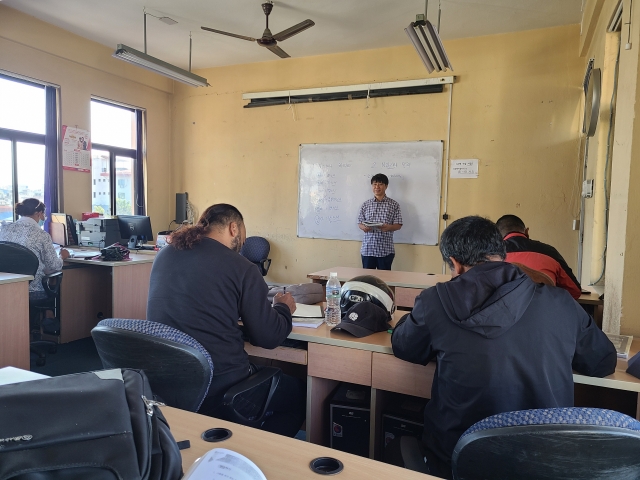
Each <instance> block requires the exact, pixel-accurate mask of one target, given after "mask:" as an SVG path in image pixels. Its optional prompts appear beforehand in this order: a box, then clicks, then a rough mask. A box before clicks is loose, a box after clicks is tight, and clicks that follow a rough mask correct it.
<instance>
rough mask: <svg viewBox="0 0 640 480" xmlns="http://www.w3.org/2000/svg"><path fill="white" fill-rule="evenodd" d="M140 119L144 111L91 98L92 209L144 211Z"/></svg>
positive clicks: (110, 212) (109, 212) (128, 212)
mask: <svg viewBox="0 0 640 480" xmlns="http://www.w3.org/2000/svg"><path fill="white" fill-rule="evenodd" d="M143 120H144V112H143V111H142V110H140V109H137V108H134V107H124V106H122V105H116V104H113V103H109V102H106V101H103V100H97V99H92V100H91V135H92V139H91V164H92V166H91V175H92V177H93V186H92V189H93V194H94V195H93V200H92V210H93V211H94V212H99V213H101V214H106V215H144V214H145V210H146V209H145V202H144V184H143V178H144V175H143V161H142V159H143V152H142V145H144V138H140V137H141V136H143V135H144V130H143ZM112 192H114V194H113V195H112ZM96 194H97V195H96Z"/></svg>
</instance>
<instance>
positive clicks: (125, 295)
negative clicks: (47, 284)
mask: <svg viewBox="0 0 640 480" xmlns="http://www.w3.org/2000/svg"><path fill="white" fill-rule="evenodd" d="M74 250H76V249H74ZM77 250H80V249H77ZM96 254H98V252H97V251H96ZM154 259H155V252H151V251H147V252H144V253H133V252H132V253H131V254H130V259H129V260H125V261H121V262H105V261H102V260H89V259H83V258H68V259H67V260H65V264H64V267H63V272H64V276H63V279H62V287H61V294H62V298H61V300H60V306H61V309H60V315H61V318H60V334H61V339H60V341H61V342H62V343H66V342H71V341H73V340H78V339H80V338H85V337H89V336H91V329H92V328H93V327H95V326H96V324H97V323H98V322H99V321H100V320H102V319H103V318H110V317H114V318H133V319H146V318H147V296H148V294H149V278H150V276H151V266H152V265H153V261H154Z"/></svg>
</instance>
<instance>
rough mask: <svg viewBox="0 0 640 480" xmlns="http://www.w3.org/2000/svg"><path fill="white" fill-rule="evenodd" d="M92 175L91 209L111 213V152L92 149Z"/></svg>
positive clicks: (105, 213) (104, 213)
mask: <svg viewBox="0 0 640 480" xmlns="http://www.w3.org/2000/svg"><path fill="white" fill-rule="evenodd" d="M91 176H92V177H93V187H92V188H93V199H92V202H91V211H92V212H98V213H100V214H103V215H111V187H110V186H111V182H109V152H107V151H105V150H96V149H95V148H94V149H92V150H91Z"/></svg>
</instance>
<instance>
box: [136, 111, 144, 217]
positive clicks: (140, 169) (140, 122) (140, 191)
mask: <svg viewBox="0 0 640 480" xmlns="http://www.w3.org/2000/svg"><path fill="white" fill-rule="evenodd" d="M136 138H137V144H136V165H135V169H134V172H135V178H134V181H135V188H134V194H135V210H134V214H135V215H146V211H147V209H146V205H145V190H144V157H145V154H146V152H145V147H146V142H145V137H144V111H143V110H138V109H136Z"/></svg>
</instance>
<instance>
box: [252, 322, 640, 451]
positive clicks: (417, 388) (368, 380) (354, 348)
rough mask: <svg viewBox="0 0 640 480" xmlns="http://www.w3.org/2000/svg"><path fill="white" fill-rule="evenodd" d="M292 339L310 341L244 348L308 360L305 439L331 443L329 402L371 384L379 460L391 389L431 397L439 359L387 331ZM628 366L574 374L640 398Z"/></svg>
mask: <svg viewBox="0 0 640 480" xmlns="http://www.w3.org/2000/svg"><path fill="white" fill-rule="evenodd" d="M406 313H407V312H402V311H396V312H395V313H394V315H393V319H392V324H393V325H395V323H396V322H397V321H398V320H399V319H400V318H401V317H402V316H403V315H405V314H406ZM289 338H290V339H294V340H300V341H304V342H308V343H307V350H297V349H292V348H287V347H278V348H276V349H274V350H265V349H261V348H258V347H254V346H251V345H249V344H245V350H246V351H247V353H248V354H249V355H253V356H256V357H261V358H269V359H275V360H280V361H285V362H292V363H299V364H305V363H306V364H307V415H306V420H307V424H306V431H307V440H308V441H310V442H311V443H316V444H320V445H329V432H328V426H327V425H328V418H327V416H328V413H327V409H326V401H327V399H328V398H329V396H330V395H331V393H332V391H333V389H334V388H335V387H336V386H337V384H338V382H349V383H356V384H359V385H365V386H370V387H371V419H370V429H371V430H370V444H369V456H370V457H371V458H379V448H380V443H381V440H380V438H381V413H382V411H383V409H384V406H385V404H386V402H387V401H388V396H389V395H388V392H396V393H402V394H406V395H413V396H416V397H422V398H430V397H431V385H432V383H433V377H434V374H435V367H436V364H435V362H431V363H429V364H428V365H426V366H423V365H416V364H412V363H409V362H405V361H403V360H400V359H398V358H396V357H394V356H393V350H392V348H391V335H390V334H389V333H387V332H379V333H375V334H373V335H369V336H367V337H364V338H356V337H354V336H352V335H350V334H348V333H345V332H331V331H330V329H329V327H328V326H327V325H325V324H323V325H321V326H320V327H318V328H317V329H313V328H304V327H294V328H293V330H292V332H291V334H290V335H289ZM638 351H640V339H638V340H634V342H633V344H632V347H631V352H630V357H629V358H631V356H633V355H634V354H635V353H636V352H638ZM626 368H627V360H626V359H618V365H617V368H616V372H615V373H613V374H612V375H610V376H608V377H605V378H595V377H588V376H585V375H579V374H574V375H573V380H574V382H575V383H577V384H585V385H594V386H598V387H604V388H609V389H613V390H622V391H629V392H637V393H638V396H639V400H640V379H638V378H635V377H633V376H632V375H629V374H627V373H625V370H626ZM638 405H640V401H639V402H638ZM636 418H638V419H640V406H639V407H638V408H637V412H636Z"/></svg>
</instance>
